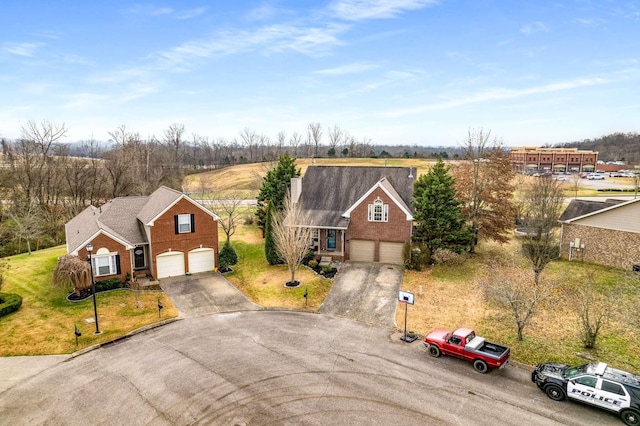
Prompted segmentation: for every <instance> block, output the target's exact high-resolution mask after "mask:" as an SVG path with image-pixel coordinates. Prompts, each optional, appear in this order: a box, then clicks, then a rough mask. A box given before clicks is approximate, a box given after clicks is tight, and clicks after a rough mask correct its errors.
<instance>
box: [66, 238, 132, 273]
mask: <svg viewBox="0 0 640 426" xmlns="http://www.w3.org/2000/svg"><path fill="white" fill-rule="evenodd" d="M91 244H92V245H93V252H92V256H95V255H96V253H97V252H98V250H100V249H101V248H106V249H107V250H109V252H111V253H118V254H119V255H120V274H117V275H101V276H100V277H96V280H97V281H101V280H105V279H108V278H115V277H118V278H120V280H121V281H124V278H125V276H126V275H127V272H128V273H130V274H131V273H132V271H133V269H132V265H131V253H130V252H129V251H128V250H126V249H125V247H124V246H123V245H122V244H120V243H118V242H117V241H114V240H112V239H111V238H109V237H107V236H106V235H104V234H100V235H98V236H97V237H96V238H94V239H93V240H91ZM78 257H79V258H80V259H88V258H89V252H88V251H87V249H86V247H83V248H81V249H80V250H78ZM95 273H96V271H94V274H95Z"/></svg>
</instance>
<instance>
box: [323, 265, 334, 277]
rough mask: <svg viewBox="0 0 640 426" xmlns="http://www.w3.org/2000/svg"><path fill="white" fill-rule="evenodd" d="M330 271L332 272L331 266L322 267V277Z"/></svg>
mask: <svg viewBox="0 0 640 426" xmlns="http://www.w3.org/2000/svg"><path fill="white" fill-rule="evenodd" d="M331 271H333V267H332V266H331V265H324V266H323V267H322V275H327V274H328V273H330V272H331Z"/></svg>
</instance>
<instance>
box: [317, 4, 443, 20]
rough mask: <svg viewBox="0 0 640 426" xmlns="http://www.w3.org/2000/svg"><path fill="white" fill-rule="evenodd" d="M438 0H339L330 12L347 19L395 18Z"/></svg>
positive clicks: (331, 6)
mask: <svg viewBox="0 0 640 426" xmlns="http://www.w3.org/2000/svg"><path fill="white" fill-rule="evenodd" d="M438 3H439V1H438V0H337V1H334V2H333V3H331V4H330V5H329V7H328V10H329V12H330V13H331V14H332V15H334V16H335V17H337V18H340V19H344V20H346V21H359V20H364V19H388V18H395V17H396V16H398V15H400V14H401V13H403V12H405V11H408V10H418V9H423V8H425V7H429V6H433V5H436V4H438Z"/></svg>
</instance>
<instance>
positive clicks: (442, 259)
mask: <svg viewBox="0 0 640 426" xmlns="http://www.w3.org/2000/svg"><path fill="white" fill-rule="evenodd" d="M431 259H432V260H433V261H434V262H435V263H437V264H441V265H448V266H458V265H462V264H463V263H464V261H465V259H466V256H465V255H464V254H458V253H456V252H453V251H451V250H447V249H437V250H436V251H435V252H434V253H433V255H431Z"/></svg>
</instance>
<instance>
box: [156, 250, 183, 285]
mask: <svg viewBox="0 0 640 426" xmlns="http://www.w3.org/2000/svg"><path fill="white" fill-rule="evenodd" d="M156 267H157V269H158V278H166V277H177V276H180V275H184V253H182V252H181V251H170V252H168V253H162V254H159V255H157V256H156Z"/></svg>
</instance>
